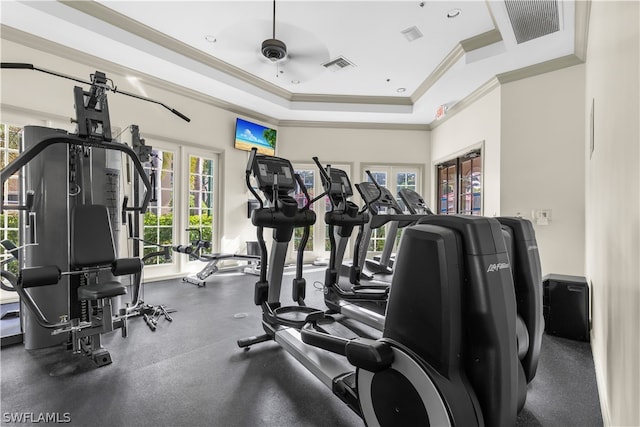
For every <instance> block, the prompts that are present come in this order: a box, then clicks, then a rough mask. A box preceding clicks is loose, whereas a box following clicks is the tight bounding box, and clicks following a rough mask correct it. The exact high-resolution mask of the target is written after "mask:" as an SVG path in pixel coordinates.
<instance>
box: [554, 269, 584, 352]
mask: <svg viewBox="0 0 640 427" xmlns="http://www.w3.org/2000/svg"><path fill="white" fill-rule="evenodd" d="M542 289H543V315H544V322H545V328H544V330H545V332H546V333H548V334H550V335H555V336H558V337H562V338H568V339H571V340H576V341H586V342H589V340H590V329H591V327H590V323H589V312H590V310H589V285H588V284H587V281H586V279H585V278H584V277H582V276H567V275H563V274H548V275H546V276H544V278H543V281H542Z"/></svg>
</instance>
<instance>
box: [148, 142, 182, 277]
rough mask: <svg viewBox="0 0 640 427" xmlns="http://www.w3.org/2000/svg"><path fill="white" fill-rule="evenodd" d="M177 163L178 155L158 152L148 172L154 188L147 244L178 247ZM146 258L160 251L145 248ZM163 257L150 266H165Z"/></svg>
mask: <svg viewBox="0 0 640 427" xmlns="http://www.w3.org/2000/svg"><path fill="white" fill-rule="evenodd" d="M174 160H175V153H173V152H171V151H166V150H161V149H156V148H154V149H153V151H152V155H151V161H150V162H149V163H148V164H147V165H146V167H145V171H146V172H147V175H148V176H149V179H150V181H151V185H152V187H153V188H152V192H153V195H152V198H151V201H150V203H149V207H148V209H147V212H145V214H144V231H143V235H144V240H146V241H148V242H155V243H158V244H160V245H172V244H174V243H173V242H174V217H173V207H174V185H173V184H174ZM143 250H144V255H147V254H148V253H151V252H155V251H157V250H158V248H157V246H152V245H148V244H146V243H145V244H144V246H143ZM166 262H167V261H166V260H165V259H164V258H163V257H154V258H151V259H149V260H147V261H146V262H145V264H146V265H154V264H164V263H166Z"/></svg>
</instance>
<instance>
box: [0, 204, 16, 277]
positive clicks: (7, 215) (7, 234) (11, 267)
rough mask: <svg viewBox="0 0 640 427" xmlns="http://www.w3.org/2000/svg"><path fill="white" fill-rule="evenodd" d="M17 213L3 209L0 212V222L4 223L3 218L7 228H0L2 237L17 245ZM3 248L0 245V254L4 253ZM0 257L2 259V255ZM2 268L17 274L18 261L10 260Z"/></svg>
mask: <svg viewBox="0 0 640 427" xmlns="http://www.w3.org/2000/svg"><path fill="white" fill-rule="evenodd" d="M18 218H19V216H18V213H17V212H9V211H4V212H3V213H2V214H0V224H3V225H4V224H5V219H6V221H7V222H6V224H7V228H6V229H4V230H2V231H3V232H4V233H3V234H4V235H3V236H2V239H3V240H4V239H7V240H10V241H11V242H13V243H15V244H16V245H19V241H18ZM4 253H5V250H4V247H2V246H0V254H4ZM2 259H3V260H4V259H5V258H4V256H3V257H2ZM2 268H3V270H7V271H10V272H11V273H13V274H18V269H19V268H18V262H17V261H12V262H9V263H7V264H5V265H3V266H2Z"/></svg>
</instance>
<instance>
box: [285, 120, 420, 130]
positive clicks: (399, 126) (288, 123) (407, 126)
mask: <svg viewBox="0 0 640 427" xmlns="http://www.w3.org/2000/svg"><path fill="white" fill-rule="evenodd" d="M278 127H304V128H333V129H377V130H418V131H428V130H429V129H430V127H429V125H428V124H412V123H378V122H372V123H368V122H320V121H310V120H280V121H279V122H278Z"/></svg>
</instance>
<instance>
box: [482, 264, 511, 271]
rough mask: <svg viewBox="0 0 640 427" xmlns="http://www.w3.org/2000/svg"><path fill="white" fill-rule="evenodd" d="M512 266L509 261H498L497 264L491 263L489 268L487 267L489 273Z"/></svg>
mask: <svg viewBox="0 0 640 427" xmlns="http://www.w3.org/2000/svg"><path fill="white" fill-rule="evenodd" d="M509 267H511V266H510V265H509V263H508V262H498V263H495V264H489V268H487V273H492V272H494V271H500V270H504V269H506V268H509Z"/></svg>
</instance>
